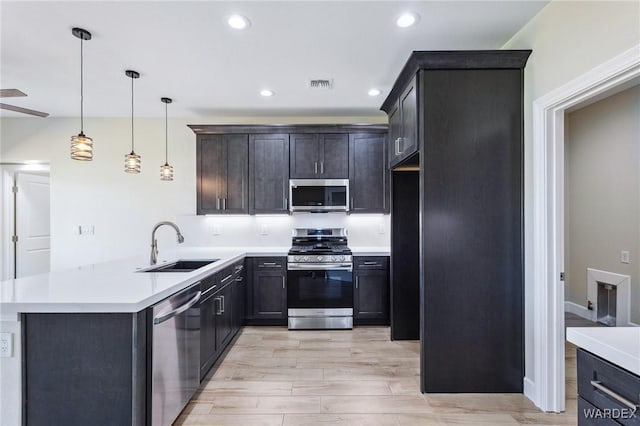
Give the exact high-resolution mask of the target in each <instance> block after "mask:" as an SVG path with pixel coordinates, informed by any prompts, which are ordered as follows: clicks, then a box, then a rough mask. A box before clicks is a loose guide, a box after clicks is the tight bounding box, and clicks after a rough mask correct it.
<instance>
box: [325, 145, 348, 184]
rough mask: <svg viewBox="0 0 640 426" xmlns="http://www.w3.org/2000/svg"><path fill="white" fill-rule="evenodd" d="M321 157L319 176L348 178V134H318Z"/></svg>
mask: <svg viewBox="0 0 640 426" xmlns="http://www.w3.org/2000/svg"><path fill="white" fill-rule="evenodd" d="M320 147H321V151H320V153H321V154H322V157H321V159H320V170H319V171H320V174H319V176H320V178H322V179H348V178H349V136H348V135H346V134H327V135H320Z"/></svg>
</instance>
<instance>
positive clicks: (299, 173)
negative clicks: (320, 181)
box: [289, 133, 320, 179]
mask: <svg viewBox="0 0 640 426" xmlns="http://www.w3.org/2000/svg"><path fill="white" fill-rule="evenodd" d="M289 143H290V144H291V145H290V148H289V154H290V160H289V161H290V162H289V164H290V166H289V175H290V177H291V179H314V178H317V177H318V172H319V171H320V141H319V138H318V135H316V134H307V133H302V134H292V135H289Z"/></svg>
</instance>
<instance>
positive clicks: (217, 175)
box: [196, 134, 249, 214]
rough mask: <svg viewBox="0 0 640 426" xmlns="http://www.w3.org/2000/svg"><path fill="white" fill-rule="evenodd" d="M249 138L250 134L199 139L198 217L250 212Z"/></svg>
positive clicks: (210, 136)
mask: <svg viewBox="0 0 640 426" xmlns="http://www.w3.org/2000/svg"><path fill="white" fill-rule="evenodd" d="M248 138H249V137H248V135H246V134H230V135H201V136H198V140H197V148H196V150H197V154H196V158H197V193H198V197H197V212H198V214H246V213H248V212H249V173H248V165H249V161H248V155H249V144H248Z"/></svg>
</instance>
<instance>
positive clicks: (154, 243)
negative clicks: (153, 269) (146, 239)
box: [151, 221, 184, 265]
mask: <svg viewBox="0 0 640 426" xmlns="http://www.w3.org/2000/svg"><path fill="white" fill-rule="evenodd" d="M162 225H169V226H171V227H172V228H173V229H175V230H176V234H178V244H182V243H184V237H183V236H182V234H181V233H180V228H178V225H176V224H175V223H173V222H169V221H164V222H158V223H157V224H156V226H154V227H153V231H151V264H152V265H155V264H156V262H158V240H156V231H157V230H158V228H160V227H161V226H162Z"/></svg>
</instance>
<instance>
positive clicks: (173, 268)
mask: <svg viewBox="0 0 640 426" xmlns="http://www.w3.org/2000/svg"><path fill="white" fill-rule="evenodd" d="M218 260H220V259H206V260H176V261H175V262H170V263H166V264H164V265H160V266H158V267H155V268H151V269H145V270H143V271H140V272H191V271H195V270H196V269H200V268H202V267H203V266H207V265H209V264H211V263H214V262H217V261H218Z"/></svg>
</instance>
